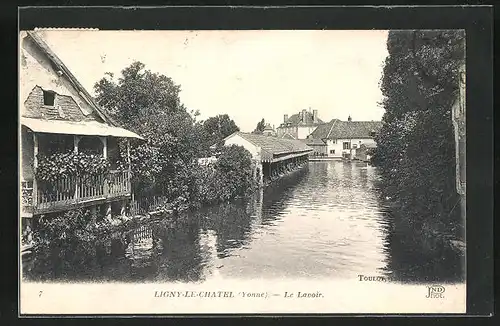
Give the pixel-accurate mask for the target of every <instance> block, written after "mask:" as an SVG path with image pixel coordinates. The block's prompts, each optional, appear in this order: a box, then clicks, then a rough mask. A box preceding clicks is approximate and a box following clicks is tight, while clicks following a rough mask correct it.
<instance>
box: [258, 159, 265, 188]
mask: <svg viewBox="0 0 500 326" xmlns="http://www.w3.org/2000/svg"><path fill="white" fill-rule="evenodd" d="M259 169H260V170H259V186H260V187H262V186H263V185H264V165H263V164H262V163H261V162H259Z"/></svg>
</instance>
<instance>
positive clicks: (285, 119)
mask: <svg viewBox="0 0 500 326" xmlns="http://www.w3.org/2000/svg"><path fill="white" fill-rule="evenodd" d="M287 121H288V114H285V115H283V122H285V123H286V122H287Z"/></svg>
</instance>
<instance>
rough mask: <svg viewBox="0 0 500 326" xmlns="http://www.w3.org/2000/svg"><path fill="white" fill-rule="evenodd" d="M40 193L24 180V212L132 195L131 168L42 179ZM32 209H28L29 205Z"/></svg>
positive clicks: (44, 210)
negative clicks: (92, 174) (43, 180)
mask: <svg viewBox="0 0 500 326" xmlns="http://www.w3.org/2000/svg"><path fill="white" fill-rule="evenodd" d="M36 187H37V189H36V192H35V193H34V192H33V188H29V187H27V184H24V183H23V189H22V193H23V200H22V203H23V211H28V210H29V211H31V210H32V211H33V212H34V213H44V212H51V211H57V210H60V209H66V208H70V207H72V206H76V205H78V204H86V203H92V202H94V201H100V200H109V199H113V198H117V197H123V196H128V195H130V194H131V186H130V178H129V171H116V170H115V171H110V172H109V173H107V174H103V175H97V176H84V177H76V176H75V177H63V178H60V179H58V180H57V181H55V182H50V183H49V182H40V183H39V184H37V186H36ZM30 202H31V206H32V209H26V206H28V207H29V206H30Z"/></svg>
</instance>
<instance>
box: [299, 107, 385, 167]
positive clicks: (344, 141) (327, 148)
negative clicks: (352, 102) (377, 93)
mask: <svg viewBox="0 0 500 326" xmlns="http://www.w3.org/2000/svg"><path fill="white" fill-rule="evenodd" d="M381 127H382V122H381V121H353V120H352V118H351V117H350V116H349V117H348V119H347V121H341V120H339V119H333V120H331V121H330V122H328V123H325V124H323V125H321V126H318V128H316V129H315V130H314V131H313V132H312V134H311V135H310V136H308V138H307V143H308V145H309V144H315V146H316V147H315V148H316V149H315V151H316V152H318V153H323V155H324V156H325V157H327V158H333V159H342V158H348V159H354V158H357V155H359V157H362V158H363V159H362V160H367V158H369V151H370V150H371V149H373V148H375V147H376V142H375V135H376V134H377V133H378V132H379V130H380V128H381ZM321 143H322V144H321ZM309 146H310V145H309ZM367 155H368V156H367Z"/></svg>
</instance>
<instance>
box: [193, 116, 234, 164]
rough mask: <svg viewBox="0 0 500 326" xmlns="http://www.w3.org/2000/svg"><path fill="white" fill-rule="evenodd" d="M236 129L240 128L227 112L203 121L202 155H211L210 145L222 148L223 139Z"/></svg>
mask: <svg viewBox="0 0 500 326" xmlns="http://www.w3.org/2000/svg"><path fill="white" fill-rule="evenodd" d="M236 131H240V128H239V127H238V126H237V125H236V123H235V122H234V121H233V120H232V119H231V118H230V117H229V116H228V115H227V114H219V115H217V116H215V117H210V118H208V119H207V120H205V121H203V123H202V124H201V125H200V132H201V139H200V141H201V144H202V146H201V148H200V152H201V153H200V157H203V156H210V153H211V151H210V147H211V146H212V145H216V146H217V147H218V148H220V147H221V141H222V140H223V139H224V138H226V137H227V136H229V135H231V134H233V133H235V132H236Z"/></svg>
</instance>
